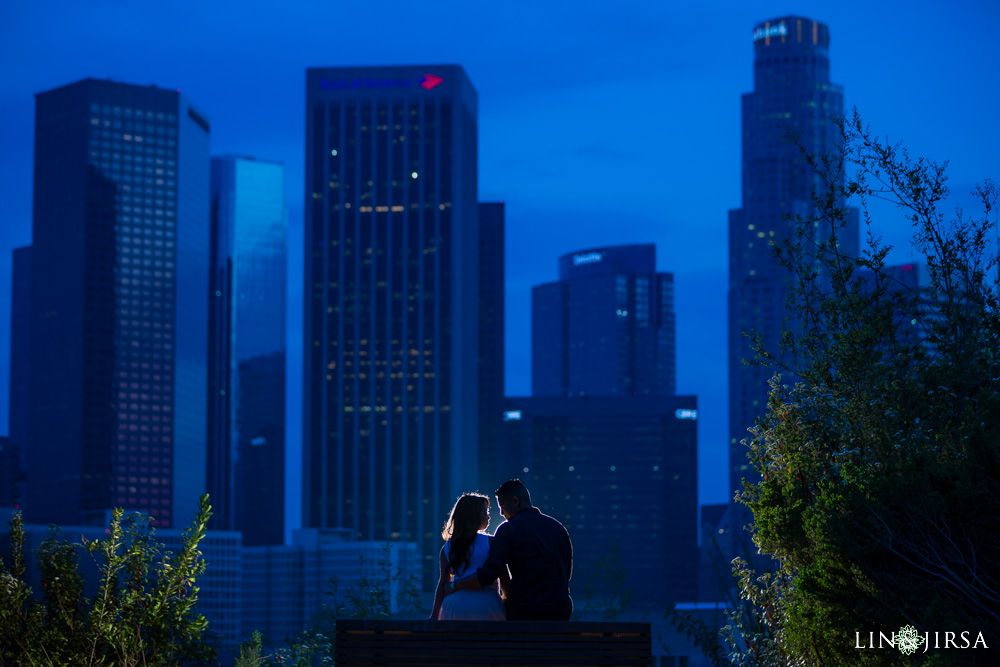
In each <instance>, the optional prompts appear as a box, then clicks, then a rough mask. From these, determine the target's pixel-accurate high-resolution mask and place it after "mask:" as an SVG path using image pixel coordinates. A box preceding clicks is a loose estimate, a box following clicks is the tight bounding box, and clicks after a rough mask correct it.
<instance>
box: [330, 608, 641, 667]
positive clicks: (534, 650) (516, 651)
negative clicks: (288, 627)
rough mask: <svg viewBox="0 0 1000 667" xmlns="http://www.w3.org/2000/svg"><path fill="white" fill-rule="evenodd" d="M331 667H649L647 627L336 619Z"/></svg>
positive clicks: (570, 623)
mask: <svg viewBox="0 0 1000 667" xmlns="http://www.w3.org/2000/svg"><path fill="white" fill-rule="evenodd" d="M334 661H335V664H336V665H337V667H348V666H349V665H470V666H472V665H496V666H499V665H517V667H535V666H537V667H552V665H616V666H623V665H646V666H649V665H652V664H653V657H652V639H651V635H650V628H649V623H591V622H587V623H582V622H581V623H577V622H563V623H559V622H536V621H506V622H487V621H360V620H347V619H340V620H338V621H337V630H336V637H335V638H334Z"/></svg>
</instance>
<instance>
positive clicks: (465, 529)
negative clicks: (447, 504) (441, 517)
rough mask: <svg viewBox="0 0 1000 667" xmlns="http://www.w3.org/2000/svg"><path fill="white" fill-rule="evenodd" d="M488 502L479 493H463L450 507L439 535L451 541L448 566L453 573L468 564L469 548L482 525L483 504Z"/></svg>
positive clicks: (488, 501)
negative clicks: (449, 512)
mask: <svg viewBox="0 0 1000 667" xmlns="http://www.w3.org/2000/svg"><path fill="white" fill-rule="evenodd" d="M489 504H490V499H489V498H487V497H486V496H484V495H483V494H481V493H463V494H462V495H461V496H460V497H459V499H458V500H457V501H456V502H455V506H454V507H452V508H451V516H449V517H448V521H446V522H445V524H444V529H443V530H442V531H441V537H443V538H444V539H445V541H448V540H450V541H451V550H450V553H449V554H448V566H449V567H450V568H451V571H452V572H453V573H454V572H459V571H460V570H461V569H462V568H463V567H468V566H469V550H470V549H471V548H472V542H473V540H475V539H476V534H477V533H478V532H479V528H480V527H481V526H482V525H483V524H482V521H483V506H484V505H485V506H486V507H487V508H488V507H489Z"/></svg>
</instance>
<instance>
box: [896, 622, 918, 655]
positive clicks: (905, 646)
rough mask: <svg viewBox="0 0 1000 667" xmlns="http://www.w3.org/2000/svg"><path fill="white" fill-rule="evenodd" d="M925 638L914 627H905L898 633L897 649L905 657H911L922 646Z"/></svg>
mask: <svg viewBox="0 0 1000 667" xmlns="http://www.w3.org/2000/svg"><path fill="white" fill-rule="evenodd" d="M924 641H925V640H924V638H923V637H922V636H920V633H918V632H917V629H916V628H915V627H913V626H912V625H904V626H903V627H902V628H900V629H899V632H897V633H896V648H898V649H899V650H900V651H901V652H902V653H903V654H904V655H911V654H912V653H913V652H915V651H916V650H917V649H918V648H920V645H921V644H923V643H924Z"/></svg>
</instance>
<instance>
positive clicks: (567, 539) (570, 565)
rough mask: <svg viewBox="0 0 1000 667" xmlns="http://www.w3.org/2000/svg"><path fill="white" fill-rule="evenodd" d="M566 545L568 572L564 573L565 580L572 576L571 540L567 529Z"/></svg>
mask: <svg viewBox="0 0 1000 667" xmlns="http://www.w3.org/2000/svg"><path fill="white" fill-rule="evenodd" d="M566 546H567V547H569V572H567V573H566V581H569V580H570V579H572V578H573V540H571V539H570V537H569V531H568V530H567V531H566Z"/></svg>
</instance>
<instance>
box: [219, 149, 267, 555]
mask: <svg viewBox="0 0 1000 667" xmlns="http://www.w3.org/2000/svg"><path fill="white" fill-rule="evenodd" d="M211 178H212V181H211V225H212V242H211V257H210V262H211V266H210V271H209V275H210V287H209V290H210V291H209V340H210V352H209V370H208V381H209V389H208V435H207V439H208V457H207V460H206V473H207V482H208V492H209V494H211V497H212V505H213V507H214V508H215V510H214V511H215V516H213V517H212V521H213V525H214V526H215V527H217V528H219V529H222V530H238V531H240V532H242V533H243V543H244V544H246V545H248V546H256V545H259V544H280V543H282V542H283V541H284V537H285V534H284V533H285V529H284V525H285V274H286V256H287V216H286V213H285V195H284V192H285V186H284V167H283V166H282V165H281V164H279V163H275V162H267V161H264V160H256V159H254V158H249V157H242V156H231V155H229V156H224V157H213V158H212V166H211Z"/></svg>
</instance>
